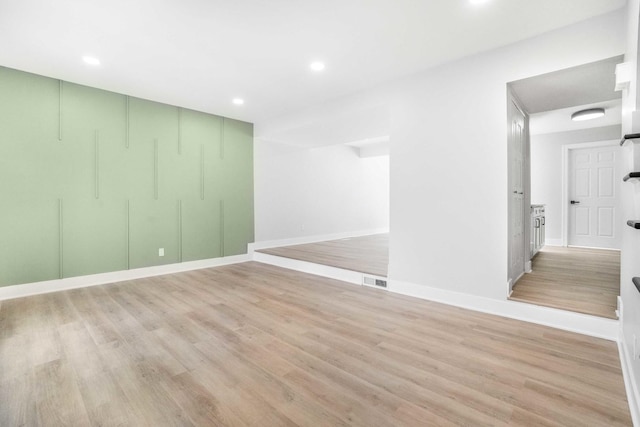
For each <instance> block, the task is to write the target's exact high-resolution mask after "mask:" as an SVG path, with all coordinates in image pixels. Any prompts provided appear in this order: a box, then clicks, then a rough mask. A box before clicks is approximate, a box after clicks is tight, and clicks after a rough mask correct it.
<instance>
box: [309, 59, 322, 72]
mask: <svg viewBox="0 0 640 427" xmlns="http://www.w3.org/2000/svg"><path fill="white" fill-rule="evenodd" d="M309 68H311V69H312V70H313V71H322V70H324V62H320V61H314V62H312V63H311V64H310V65H309Z"/></svg>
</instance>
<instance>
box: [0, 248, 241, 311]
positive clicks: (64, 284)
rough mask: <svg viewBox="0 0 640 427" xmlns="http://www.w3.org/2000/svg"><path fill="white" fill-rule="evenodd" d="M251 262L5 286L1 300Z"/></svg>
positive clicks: (216, 261)
mask: <svg viewBox="0 0 640 427" xmlns="http://www.w3.org/2000/svg"><path fill="white" fill-rule="evenodd" d="M247 261H251V256H250V255H248V254H247V255H235V256H229V257H223V258H211V259H203V260H198V261H188V262H181V263H177V264H166V265H158V266H154V267H145V268H136V269H132V270H122V271H113V272H108V273H100V274H92V275H89V276H78V277H69V278H66V279H56V280H47V281H43V282H35V283H25V284H21V285H13V286H4V287H0V301H2V300H7V299H13V298H21V297H27V296H30V295H38V294H46V293H50V292H57V291H64V290H67V289H76V288H85V287H89V286H96V285H104V284H107V283H115V282H122V281H125V280H133V279H142V278H144V277H153V276H163V275H165V274H173V273H180V272H184V271H191V270H199V269H202V268H210V267H219V266H223V265H230V264H238V263H241V262H247Z"/></svg>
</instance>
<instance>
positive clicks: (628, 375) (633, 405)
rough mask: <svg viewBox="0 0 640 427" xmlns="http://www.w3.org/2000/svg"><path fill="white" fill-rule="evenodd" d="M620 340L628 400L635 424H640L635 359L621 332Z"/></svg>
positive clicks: (621, 361)
mask: <svg viewBox="0 0 640 427" xmlns="http://www.w3.org/2000/svg"><path fill="white" fill-rule="evenodd" d="M620 335H621V336H620V339H619V340H618V353H619V354H620V365H621V367H622V378H623V379H624V388H625V390H626V391H627V402H629V411H630V412H631V421H632V422H633V425H634V426H640V388H639V387H638V383H637V382H636V379H635V377H634V376H633V370H632V366H633V361H632V360H629V354H630V353H629V349H628V348H627V344H626V342H625V341H624V336H622V332H620Z"/></svg>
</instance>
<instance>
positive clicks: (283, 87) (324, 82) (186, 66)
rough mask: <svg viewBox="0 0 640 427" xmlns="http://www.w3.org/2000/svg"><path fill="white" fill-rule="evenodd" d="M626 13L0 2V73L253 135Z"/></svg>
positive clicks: (371, 4)
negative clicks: (209, 118) (278, 119)
mask: <svg viewBox="0 0 640 427" xmlns="http://www.w3.org/2000/svg"><path fill="white" fill-rule="evenodd" d="M625 3H626V1H625V0H579V1H576V0H536V1H531V0H491V1H490V2H489V3H487V4H484V5H475V6H473V5H470V4H469V2H468V0H427V1H417V0H323V1H319V0H316V1H311V0H308V1H301V0H226V1H225V0H173V1H172V0H136V1H131V0H92V1H89V0H56V1H51V0H0V65H3V66H7V67H12V68H17V69H21V70H25V71H30V72H34V73H38V74H42V75H46V76H50V77H54V78H60V79H64V80H68V81H72V82H76V83H81V84H86V85H90V86H94V87H99V88H103V89H107V90H112V91H116V92H120V93H126V94H129V95H133V96H138V97H142V98H147V99H152V100H156V101H160V102H166V103H170V104H174V105H180V106H183V107H187V108H193V109H197V110H201V111H206V112H210V113H214V114H221V115H225V116H228V117H234V118H239V119H242V120H247V121H253V122H256V121H260V120H264V119H266V118H269V117H274V116H278V115H280V114H283V113H285V112H289V111H295V110H296V109H299V108H303V107H306V106H310V105H314V104H318V103H321V102H326V101H328V100H330V99H333V98H336V97H338V96H342V95H346V94H348V93H352V92H356V91H359V90H362V89H365V88H367V87H371V86H374V85H377V84H380V83H383V82H386V81H390V80H393V79H396V78H399V77H402V76H404V75H408V74H412V73H415V72H418V71H420V70H423V69H425V68H428V67H431V66H434V65H436V64H440V63H443V62H446V61H450V60H452V59H455V58H459V57H462V56H466V55H470V54H473V53H477V52H480V51H484V50H488V49H492V48H495V47H498V46H501V45H506V44H509V43H512V42H515V41H518V40H521V39H525V38H528V37H532V36H534V35H537V34H540V33H543V32H547V31H550V30H553V29H556V28H559V27H562V26H566V25H569V24H572V23H575V22H578V21H581V20H584V19H587V18H590V17H593V16H596V15H600V14H603V13H607V12H610V11H613V10H615V9H618V8H620V7H622V6H624V5H625ZM83 55H93V56H96V57H98V58H99V59H100V60H101V62H102V65H101V66H100V67H97V68H91V67H89V66H87V65H85V64H84V63H83V62H82V60H81V58H82V56H83ZM315 59H321V60H323V61H325V62H326V64H327V68H326V70H325V71H324V72H323V73H321V74H314V73H313V72H311V71H310V70H309V69H308V64H309V62H311V61H312V60H315ZM237 96H239V97H242V98H244V99H245V101H246V103H245V105H243V106H235V105H232V104H231V99H232V98H233V97H237Z"/></svg>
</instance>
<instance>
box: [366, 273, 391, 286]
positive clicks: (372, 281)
mask: <svg viewBox="0 0 640 427" xmlns="http://www.w3.org/2000/svg"><path fill="white" fill-rule="evenodd" d="M362 284H363V285H365V286H372V287H374V288H384V289H386V288H387V279H382V278H377V277H371V276H364V275H363V276H362Z"/></svg>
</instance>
